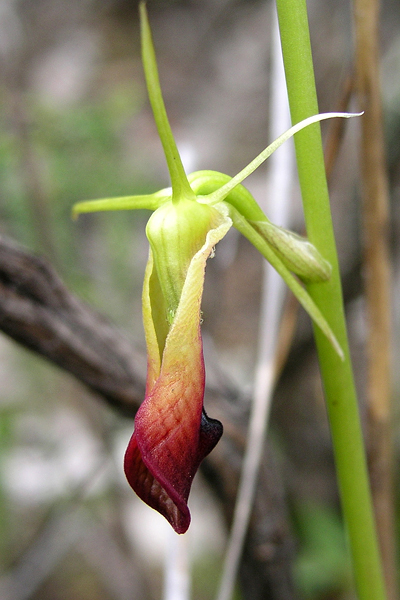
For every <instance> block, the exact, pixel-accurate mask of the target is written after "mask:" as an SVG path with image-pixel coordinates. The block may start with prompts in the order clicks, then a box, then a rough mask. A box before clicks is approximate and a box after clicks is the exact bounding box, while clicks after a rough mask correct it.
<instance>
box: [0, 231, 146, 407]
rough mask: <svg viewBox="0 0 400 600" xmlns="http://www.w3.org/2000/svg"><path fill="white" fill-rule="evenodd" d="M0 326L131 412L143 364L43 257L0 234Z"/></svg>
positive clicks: (140, 389)
mask: <svg viewBox="0 0 400 600" xmlns="http://www.w3.org/2000/svg"><path fill="white" fill-rule="evenodd" d="M0 329H1V330H2V331H3V332H4V333H6V334H7V335H9V336H10V337H11V338H13V339H14V340H16V341H17V342H19V343H20V344H22V345H23V346H25V347H26V348H29V349H30V350H33V351H34V352H37V353H38V354H40V355H42V356H44V357H46V358H47V359H48V360H50V361H51V362H53V363H55V364H56V365H58V366H60V367H62V368H63V369H65V370H66V371H68V372H69V373H71V374H72V375H74V376H75V377H76V378H77V379H79V380H80V381H81V382H82V383H84V384H85V385H86V386H88V387H89V388H90V389H91V390H92V391H94V392H96V393H98V394H100V395H101V396H103V397H104V398H105V399H106V400H107V402H108V403H109V404H111V405H112V406H114V407H116V408H118V410H119V411H121V412H122V413H124V414H126V415H131V416H133V415H134V414H135V412H136V410H137V407H138V406H139V404H140V402H141V400H142V398H143V394H144V382H145V376H146V370H145V369H146V362H145V360H144V358H143V356H141V355H140V353H139V352H138V351H137V350H135V348H134V347H133V345H132V344H131V343H130V342H129V341H128V340H127V339H126V338H124V336H123V335H122V334H121V333H120V332H119V331H118V330H117V329H116V328H115V327H113V326H111V325H110V324H109V323H107V321H106V320H105V319H104V318H103V317H101V316H100V315H98V314H96V313H95V312H94V311H93V310H92V309H90V308H89V307H88V306H86V305H85V304H84V303H83V302H81V301H80V300H78V299H77V298H76V297H75V296H73V295H72V294H71V293H70V292H69V291H68V290H67V288H66V287H65V286H64V284H63V283H62V281H61V280H60V278H59V277H58V276H57V274H56V273H55V271H54V269H53V268H52V267H51V266H50V265H49V264H48V263H47V262H46V261H45V260H43V259H42V258H39V257H37V256H34V255H32V254H29V253H28V252H27V251H25V250H23V249H21V248H19V247H17V246H16V245H14V244H13V243H11V242H10V241H8V240H5V239H4V238H0Z"/></svg>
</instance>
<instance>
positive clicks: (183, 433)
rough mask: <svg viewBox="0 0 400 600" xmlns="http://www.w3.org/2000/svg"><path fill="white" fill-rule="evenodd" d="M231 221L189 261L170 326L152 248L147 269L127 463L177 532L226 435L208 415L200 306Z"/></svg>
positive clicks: (138, 488)
mask: <svg viewBox="0 0 400 600" xmlns="http://www.w3.org/2000/svg"><path fill="white" fill-rule="evenodd" d="M230 226H231V220H230V219H229V217H225V216H222V215H218V221H217V222H216V223H215V225H214V227H213V228H212V229H211V230H210V231H209V232H208V233H207V236H206V240H205V243H204V244H203V246H202V247H201V248H200V250H198V252H196V254H195V255H194V256H193V258H192V260H191V261H190V264H189V267H188V270H187V276H186V279H185V282H184V284H183V288H182V294H181V297H180V300H179V304H178V306H177V309H176V313H175V317H174V319H173V322H172V324H171V325H170V326H169V327H168V328H167V329H166V325H165V319H164V320H163V319H162V317H161V313H160V309H159V305H158V303H157V297H155V296H156V295H157V292H158V293H159V292H160V290H161V287H160V282H159V281H158V277H157V271H156V269H155V266H154V262H153V257H152V253H151V252H150V257H149V264H148V268H147V269H146V277H145V283H144V289H143V315H144V325H145V334H146V343H147V350H148V375H147V387H146V397H145V400H144V401H143V403H142V405H141V406H140V408H139V410H138V412H137V414H136V418H135V430H134V433H133V435H132V438H131V440H130V442H129V445H128V449H127V451H126V454H125V463H124V468H125V473H126V477H127V479H128V482H129V483H130V485H131V487H132V488H133V489H134V491H135V492H136V493H137V495H138V496H139V497H140V498H141V499H142V500H144V502H146V503H147V504H148V505H149V506H151V507H152V508H155V509H156V510H157V511H158V512H160V513H161V514H162V515H163V516H164V517H165V518H166V519H167V520H168V521H169V522H170V524H171V525H172V527H173V528H174V529H175V531H176V532H177V533H184V532H185V531H186V530H187V528H188V527H189V523H190V513H189V509H188V507H187V500H188V496H189V492H190V488H191V485H192V481H193V477H194V475H195V473H196V471H197V469H198V467H199V464H200V462H201V461H202V460H203V458H204V457H205V456H206V455H207V454H208V453H209V452H210V451H211V450H212V449H213V448H214V446H215V445H216V443H217V442H218V440H219V438H220V437H221V435H222V425H221V424H220V423H219V421H216V420H214V419H209V418H208V417H207V416H206V414H205V412H204V409H203V396H204V384H205V372H204V362H203V347H202V340H201V332H200V305H201V297H202V293H203V285H204V271H205V266H206V261H207V258H208V257H209V255H210V253H211V251H212V249H213V247H214V246H215V244H217V242H218V241H219V240H220V239H221V238H222V237H223V236H224V235H225V234H226V232H227V231H228V229H229V228H230ZM160 329H161V332H160ZM164 337H165V341H164Z"/></svg>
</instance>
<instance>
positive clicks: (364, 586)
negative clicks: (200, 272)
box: [277, 0, 386, 600]
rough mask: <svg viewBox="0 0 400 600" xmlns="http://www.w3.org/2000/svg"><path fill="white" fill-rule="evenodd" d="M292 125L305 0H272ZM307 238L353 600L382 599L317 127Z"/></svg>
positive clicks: (305, 36)
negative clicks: (317, 269) (320, 271)
mask: <svg viewBox="0 0 400 600" xmlns="http://www.w3.org/2000/svg"><path fill="white" fill-rule="evenodd" d="M277 9H278V18H279V27H280V32H281V40H282V52H283V58H284V64H285V73H286V82H287V88H288V96H289V104H290V110H291V116H292V122H293V123H297V122H298V121H300V120H302V119H304V118H306V117H308V116H310V115H312V114H316V113H318V103H317V96H316V90H315V80H314V70H313V64H312V56H311V45H310V37H309V30H308V19H307V7H306V2H305V0H277ZM295 147H296V156H297V163H298V172H299V180H300V186H301V191H302V197H303V205H304V214H305V220H306V227H307V234H308V237H309V240H310V242H311V243H313V244H314V245H315V246H316V248H317V249H318V250H319V252H320V253H321V254H322V256H323V257H324V258H325V259H327V260H328V261H329V262H330V263H331V265H332V268H333V272H332V277H331V279H330V280H329V281H328V282H326V283H318V284H309V285H308V286H307V289H308V291H309V293H310V295H311V297H312V298H313V299H314V301H315V303H316V304H317V305H318V306H319V308H320V310H321V312H322V313H323V314H324V316H325V317H326V319H327V321H328V323H329V325H330V326H331V328H332V330H333V332H334V333H335V335H336V337H337V339H338V341H339V343H340V345H341V347H342V349H343V350H344V353H345V360H344V361H341V360H340V359H339V357H338V356H337V354H336V353H335V351H334V350H333V349H332V346H331V344H330V343H329V342H328V341H327V340H326V338H325V336H324V335H322V334H321V332H320V331H319V330H318V329H317V328H314V332H315V338H316V343H317V349H318V356H319V362H320V369H321V375H322V380H323V385H324V390H325V397H326V402H327V408H328V416H329V421H330V427H331V434H332V441H333V447H334V453H335V462H336V470H337V478H338V484H339V489H340V494H341V501H342V509H343V514H344V519H345V523H346V526H347V530H348V535H349V542H350V549H351V554H352V559H353V569H354V577H355V582H356V588H357V592H358V597H359V600H384V599H385V598H386V594H385V589H384V583H383V576H382V568H381V563H380V557H379V550H378V544H377V537H376V532H375V524H374V518H373V511H372V503H371V495H370V489H369V482H368V473H367V466H366V458H365V451H364V444H363V438H362V431H361V425H360V418H359V412H358V405H357V397H356V392H355V386H354V380H353V373H352V367H351V362H350V356H349V349H348V342H347V333H346V324H345V317H344V309H343V299H342V291H341V284H340V275H339V267H338V260H337V252H336V246H335V240H334V234H333V228H332V220H331V214H330V207H329V196H328V188H327V183H326V176H325V168H324V160H323V150H322V142H321V134H320V127H319V124H315V125H311V126H310V127H308V128H307V129H304V130H302V131H301V132H299V133H298V134H296V136H295Z"/></svg>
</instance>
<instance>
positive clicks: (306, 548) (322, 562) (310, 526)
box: [294, 502, 352, 600]
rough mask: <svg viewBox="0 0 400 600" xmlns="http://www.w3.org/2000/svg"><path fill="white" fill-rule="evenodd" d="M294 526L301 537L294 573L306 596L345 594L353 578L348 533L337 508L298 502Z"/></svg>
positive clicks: (340, 596) (340, 595)
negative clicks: (346, 534) (347, 540)
mask: <svg viewBox="0 0 400 600" xmlns="http://www.w3.org/2000/svg"><path fill="white" fill-rule="evenodd" d="M294 526H295V528H296V530H297V536H298V540H299V551H298V554H297V559H296V563H295V572H294V575H295V580H296V583H297V586H298V589H299V590H300V592H301V593H302V595H303V597H304V598H306V599H307V600H317V599H318V600H321V599H325V598H342V597H344V595H343V594H344V592H345V591H346V590H349V589H351V581H352V579H351V569H350V561H349V555H348V549H347V547H346V537H345V532H344V528H343V523H342V521H341V519H340V517H339V515H338V514H337V511H336V510H335V509H333V508H330V507H329V506H327V505H322V504H316V503H308V502H304V503H298V504H297V505H296V508H295V511H294Z"/></svg>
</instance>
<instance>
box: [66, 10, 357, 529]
mask: <svg viewBox="0 0 400 600" xmlns="http://www.w3.org/2000/svg"><path fill="white" fill-rule="evenodd" d="M140 17H141V40H142V60H143V65H144V71H145V77H146V83H147V89H148V93H149V98H150V103H151V106H152V109H153V113H154V118H155V121H156V125H157V129H158V133H159V136H160V139H161V142H162V145H163V148H164V152H165V156H166V160H167V164H168V169H169V173H170V178H171V187H170V188H165V189H163V190H160V191H158V192H156V193H154V194H149V195H144V196H128V197H122V198H121V197H120V198H111V199H109V198H108V199H102V200H92V201H87V202H80V203H78V204H77V205H75V206H74V209H73V213H74V215H78V214H80V213H85V212H93V211H103V210H127V209H149V210H152V211H153V214H152V215H151V217H150V219H149V221H148V224H147V227H146V234H147V237H148V240H149V243H150V250H149V259H148V263H147V267H146V272H145V278H144V286H143V322H144V329H145V337H146V344H147V353H148V370H147V383H146V393H145V399H144V401H143V403H142V404H141V406H140V408H139V410H138V412H137V414H136V418H135V428H134V432H133V435H132V437H131V440H130V442H129V445H128V448H127V451H126V454H125V462H124V468H125V474H126V477H127V479H128V482H129V484H130V485H131V487H132V488H133V489H134V491H135V492H136V493H137V495H138V496H139V497H140V498H141V499H142V500H144V502H146V503H147V504H148V505H149V506H151V507H152V508H154V509H156V510H157V511H158V512H159V513H161V514H162V515H163V516H164V517H166V519H167V520H168V521H169V522H170V524H171V525H172V527H173V528H174V529H175V531H176V532H177V533H184V532H185V531H186V530H187V528H188V527H189V523H190V512H189V509H188V506H187V501H188V496H189V492H190V488H191V484H192V481H193V477H194V475H195V473H196V471H197V469H198V467H199V465H200V463H201V461H202V460H203V458H204V457H205V456H206V455H207V454H208V453H209V452H211V450H212V449H213V448H214V446H215V445H216V444H217V442H218V440H219V439H220V437H221V435H222V425H221V423H220V422H219V421H217V420H215V419H211V418H209V417H208V416H207V414H206V413H205V410H204V407H203V398H204V386H205V371H204V361H203V347H202V338H201V299H202V293H203V285H204V275H205V267H206V262H207V259H208V258H209V257H210V255H212V254H213V249H214V248H215V246H216V245H217V243H218V242H219V241H220V240H221V239H222V238H223V237H224V236H225V235H226V233H227V232H228V230H229V229H230V227H231V226H232V225H233V226H234V227H236V228H237V229H238V230H239V231H240V232H241V233H242V234H243V235H244V236H245V237H246V238H247V239H248V240H250V242H251V243H252V244H253V245H254V246H255V247H256V248H257V249H258V250H259V251H260V252H261V254H262V255H263V256H264V257H265V258H266V259H267V260H269V261H270V263H271V264H272V265H273V266H274V267H275V269H276V270H277V271H278V272H279V273H280V275H281V276H282V277H283V278H284V280H285V281H286V283H287V285H288V286H289V288H290V289H291V290H292V292H293V293H294V294H295V296H296V297H297V298H298V300H299V302H300V303H301V304H302V306H303V307H304V308H305V310H306V311H307V312H308V314H309V315H310V316H311V318H312V319H313V320H314V322H315V323H316V324H317V325H318V326H319V327H320V328H321V330H322V331H323V332H324V333H325V335H326V336H327V337H328V339H329V340H330V342H331V343H332V345H333V346H334V347H335V349H336V351H337V352H338V354H339V355H342V351H341V348H340V347H339V344H338V342H337V341H336V338H335V337H334V335H333V333H332V331H331V329H330V327H329V325H328V323H327V322H326V320H325V318H324V316H323V315H322V314H321V312H320V310H319V309H318V307H317V306H316V304H315V303H314V302H313V300H312V299H311V297H310V296H309V295H308V293H307V291H306V289H305V288H304V287H303V286H302V284H301V281H299V279H298V278H300V280H303V281H314V282H319V281H320V282H323V281H326V280H327V279H328V278H329V276H330V265H329V264H328V263H327V262H326V261H325V260H324V259H323V257H322V256H320V254H319V252H318V251H317V249H316V248H315V247H314V246H312V245H311V244H310V243H309V242H308V241H307V240H305V239H304V238H300V237H299V236H297V235H295V234H293V233H291V232H289V231H286V230H284V229H281V228H279V227H276V226H275V225H273V224H272V223H271V222H270V221H269V220H268V218H267V217H266V216H265V215H264V213H263V211H262V210H261V208H260V207H259V206H258V204H257V202H256V201H255V199H254V198H253V197H252V195H251V194H250V193H249V192H248V191H247V190H246V189H245V188H244V187H243V186H242V185H241V182H242V181H243V179H245V178H246V177H247V176H248V175H250V174H251V173H252V172H253V171H254V170H255V169H256V168H257V167H258V166H259V165H260V164H261V163H262V162H264V161H265V160H266V158H268V156H270V155H271V153H272V152H273V151H274V150H275V149H276V148H278V147H279V146H280V145H281V144H282V143H283V142H284V141H285V140H287V139H288V138H290V137H291V136H293V135H294V134H295V133H296V132H297V131H300V129H302V128H303V127H306V126H307V125H310V124H312V123H316V122H318V121H321V120H323V119H328V118H331V117H349V116H352V115H349V114H346V113H327V114H320V115H315V116H313V117H310V118H308V119H305V120H304V121H302V122H301V123H298V124H297V125H295V126H293V127H292V128H290V129H289V130H288V131H287V132H286V133H284V134H282V135H281V136H280V137H279V138H278V139H277V140H275V142H273V143H272V144H271V145H270V146H268V148H266V149H265V150H264V151H263V152H261V154H259V155H258V156H257V157H256V158H255V159H254V160H253V161H252V162H251V163H250V164H249V165H248V166H247V167H245V168H244V169H243V170H242V171H241V172H240V173H239V174H238V175H236V177H233V178H231V177H229V176H228V175H224V174H223V173H218V172H215V171H198V172H195V173H192V174H191V175H189V176H187V175H186V173H185V171H184V168H183V165H182V162H181V158H180V155H179V152H178V149H177V146H176V143H175V140H174V138H173V134H172V131H171V128H170V125H169V121H168V117H167V114H166V110H165V106H164V101H163V98H162V93H161V88H160V83H159V78H158V71H157V64H156V58H155V53H154V48H153V43H152V38H151V32H150V27H149V23H148V19H147V13H146V8H145V4H144V3H141V4H140ZM293 273H294V274H295V275H297V277H296V276H295V275H293Z"/></svg>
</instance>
